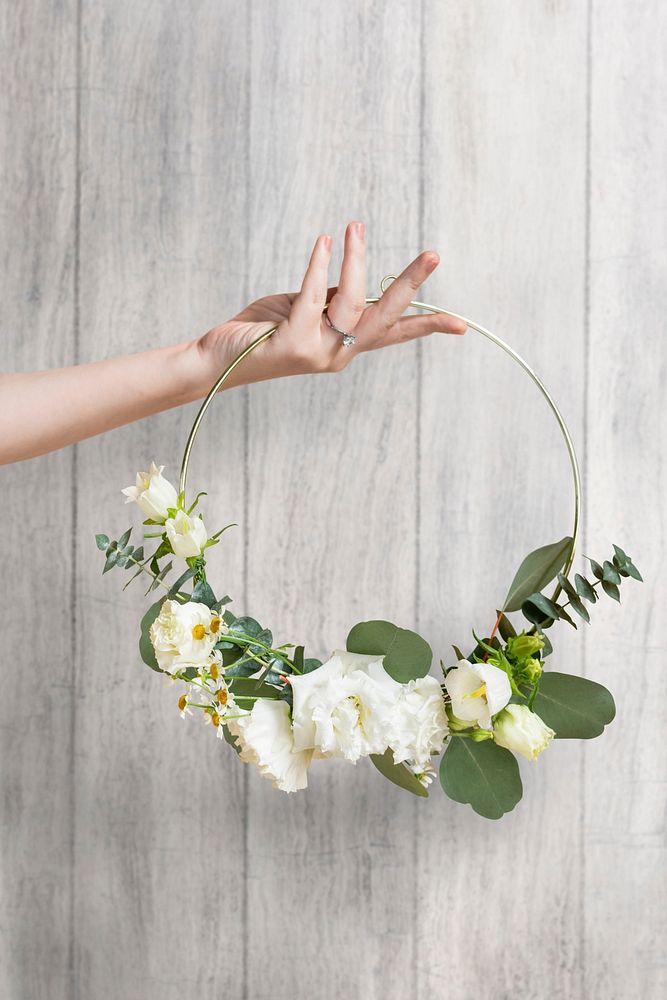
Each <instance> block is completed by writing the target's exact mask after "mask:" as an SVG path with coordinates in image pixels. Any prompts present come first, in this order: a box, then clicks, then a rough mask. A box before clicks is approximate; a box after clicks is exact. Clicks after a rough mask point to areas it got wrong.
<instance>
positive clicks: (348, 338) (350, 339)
mask: <svg viewBox="0 0 667 1000" xmlns="http://www.w3.org/2000/svg"><path fill="white" fill-rule="evenodd" d="M323 315H324V319H325V320H326V323H327V325H328V326H330V327H331V329H332V330H334V331H335V332H336V333H340V335H341V337H342V338H343V347H352V344H354V343H356V340H357V338H356V337H355V335H354V334H353V333H350V332H349V330H341V328H340V327H339V326H336V324H335V323H334V321H333V320H332V319H331V317H330V316H329V312H328V310H325V311H324V313H323Z"/></svg>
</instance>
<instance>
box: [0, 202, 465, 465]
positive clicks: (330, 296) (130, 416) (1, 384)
mask: <svg viewBox="0 0 667 1000" xmlns="http://www.w3.org/2000/svg"><path fill="white" fill-rule="evenodd" d="M331 243H332V241H331V237H329V236H320V237H318V239H317V241H316V243H315V247H314V249H313V252H312V255H311V258H310V262H309V265H308V269H307V271H306V274H305V277H304V279H303V283H302V285H301V289H300V291H299V292H297V293H285V294H283V295H271V296H268V297H266V298H263V299H259V300H258V301H257V302H253V303H252V304H251V305H250V306H248V307H247V308H245V309H244V310H242V311H241V312H240V313H239V314H238V315H237V316H235V317H234V318H233V319H231V320H229V321H228V322H226V323H223V324H222V325H221V326H217V327H214V328H213V329H212V330H209V332H208V333H207V334H205V335H204V336H203V337H201V338H198V339H196V340H193V341H190V342H188V343H184V344H178V345H177V346H175V347H161V348H157V349H155V350H151V351H143V352H141V353H139V354H131V355H128V356H126V357H118V358H110V359H109V360H107V361H98V362H95V363H93V364H87V365H77V366H74V367H71V368H60V369H53V370H50V371H42V372H31V373H25V374H24V373H17V374H5V375H0V400H1V402H2V406H1V407H0V464H6V463H8V462H18V461H21V460H23V459H27V458H34V457H35V456H36V455H42V454H45V453H46V452H49V451H55V450H56V449H57V448H63V447H64V446H66V445H69V444H73V443H74V442H75V441H81V440H83V439H84V438H89V437H93V436H94V435H95V434H101V433H102V432H104V431H107V430H111V429H112V428H114V427H120V426H121V425H122V424H128V423H131V422H133V421H135V420H141V419H142V418H144V417H147V416H150V415H151V414H153V413H159V412H161V411H162V410H167V409H170V408H171V407H174V406H181V405H182V404H183V403H189V402H192V401H193V400H195V399H199V398H201V397H202V396H204V395H205V394H206V392H207V391H208V390H209V389H210V387H211V385H212V384H213V382H214V381H215V379H216V378H217V376H218V375H219V374H220V373H221V371H222V370H223V369H224V368H225V367H226V366H227V365H228V364H229V362H230V361H232V360H233V358H234V357H236V355H237V354H238V353H239V352H240V351H241V350H242V349H243V348H244V347H246V346H247V345H248V344H249V343H250V342H251V341H252V340H254V339H255V338H256V337H257V336H259V334H260V333H262V332H263V331H264V330H266V329H268V327H269V326H272V325H274V324H277V323H279V324H280V327H279V329H278V330H277V332H276V334H275V335H274V336H273V337H272V338H271V340H269V341H267V342H266V343H265V344H263V345H262V346H261V347H259V348H258V349H257V350H256V351H255V352H254V353H253V354H252V355H251V356H250V357H249V358H248V359H247V360H246V361H244V363H243V364H242V365H240V366H239V368H238V369H237V371H236V372H235V373H234V376H233V378H232V379H231V380H230V382H229V383H228V385H241V384H245V383H250V382H257V381H260V380H263V379H269V378H281V377H284V376H286V375H295V374H305V373H308V372H333V371H340V370H341V369H342V368H344V367H345V366H346V365H347V364H348V363H349V362H350V361H351V359H352V358H353V357H355V355H356V354H359V353H360V352H361V351H369V350H375V349H376V348H378V347H385V346H387V345H389V344H393V343H399V342H401V341H405V340H412V339H414V338H415V337H420V336H426V335H428V334H430V333H433V332H435V331H442V332H445V333H463V332H464V331H465V326H464V324H463V323H462V322H461V321H460V320H456V319H450V318H449V317H447V316H435V315H424V316H403V313H404V312H405V309H406V308H407V306H408V303H409V302H410V300H411V299H412V298H414V296H415V293H416V291H417V289H418V288H419V286H420V285H421V284H422V283H423V282H424V280H425V279H426V278H427V277H428V275H429V274H430V273H431V272H432V271H433V270H435V268H436V267H437V265H438V263H439V258H438V255H437V254H436V253H433V252H430V251H426V252H424V253H422V254H420V255H419V257H417V258H416V259H415V260H413V261H412V263H411V264H409V265H408V267H407V268H406V269H405V271H403V273H402V274H401V275H400V276H399V278H397V279H396V281H395V282H393V284H392V285H390V287H389V288H388V289H387V291H386V292H385V294H384V295H383V296H382V298H381V300H380V301H379V302H378V303H375V304H372V305H370V306H365V296H366V291H365V247H364V232H363V226H362V224H361V223H356V222H353V223H350V224H349V225H348V227H347V230H346V233H345V250H344V255H343V263H342V267H341V274H340V279H339V283H338V285H337V286H336V287H334V288H329V287H328V280H327V279H328V268H329V262H330V259H331ZM327 301H328V302H329V316H330V318H331V320H332V321H333V323H335V325H336V326H337V327H340V328H341V329H343V330H347V331H354V334H355V337H356V343H355V344H354V345H353V346H351V347H345V346H344V345H343V343H342V338H341V336H340V334H338V333H336V332H335V331H334V330H332V329H331V328H330V327H329V326H328V325H327V323H326V322H325V321H324V319H323V316H322V309H323V308H324V305H325V304H326V302H327Z"/></svg>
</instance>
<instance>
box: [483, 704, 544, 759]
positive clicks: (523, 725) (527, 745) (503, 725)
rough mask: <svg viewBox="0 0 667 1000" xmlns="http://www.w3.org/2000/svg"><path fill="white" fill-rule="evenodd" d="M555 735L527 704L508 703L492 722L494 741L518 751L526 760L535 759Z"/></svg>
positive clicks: (508, 748)
mask: <svg viewBox="0 0 667 1000" xmlns="http://www.w3.org/2000/svg"><path fill="white" fill-rule="evenodd" d="M555 735H556V734H555V732H554V731H553V729H549V727H548V726H547V725H545V724H544V722H543V721H542V719H540V717H539V715H536V713H535V712H531V710H530V709H529V708H528V706H527V705H508V706H507V708H505V709H503V711H502V712H501V713H500V715H498V716H497V718H496V720H495V722H494V724H493V737H494V739H495V741H496V743H497V744H498V745H499V746H501V747H505V749H507V750H512V751H514V752H515V753H520V754H521V755H522V756H523V757H525V758H526V760H537V758H538V757H539V755H540V754H541V753H542V751H543V750H545V749H546V748H547V747H548V746H549V744H550V743H551V741H552V739H553V738H554V736H555Z"/></svg>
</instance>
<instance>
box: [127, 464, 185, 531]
mask: <svg viewBox="0 0 667 1000" xmlns="http://www.w3.org/2000/svg"><path fill="white" fill-rule="evenodd" d="M163 469H164V465H160V466H159V467H158V466H157V465H156V464H155V462H151V467H150V469H149V470H148V472H137V485H136V486H126V487H125V489H124V490H123V491H122V492H123V494H124V495H125V496H126V497H127V500H126V501H125V503H132V501H134V502H135V503H136V504H138V505H139V507H140V508H141V510H142V511H143V512H144V514H145V515H146V517H150V518H151V520H153V521H165V520H166V518H167V517H168V514H167V509H168V508H169V507H176V505H177V502H178V494H177V493H176V490H175V489H174V487H173V486H172V485H171V483H170V482H169V480H167V479H165V478H164V476H163V475H162V470H163Z"/></svg>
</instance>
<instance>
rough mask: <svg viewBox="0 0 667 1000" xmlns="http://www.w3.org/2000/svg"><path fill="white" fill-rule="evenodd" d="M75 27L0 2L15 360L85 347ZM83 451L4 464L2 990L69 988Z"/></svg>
mask: <svg viewBox="0 0 667 1000" xmlns="http://www.w3.org/2000/svg"><path fill="white" fill-rule="evenodd" d="M75 37H76V11H75V9H74V4H73V3H62V4H59V5H58V6H57V7H56V6H54V5H53V4H51V3H48V2H44V3H41V2H36V3H32V4H5V5H3V6H2V9H1V10H0V66H1V67H2V69H1V70H0V73H1V76H2V85H1V86H0V256H1V259H2V278H1V293H0V329H1V330H2V337H1V338H0V352H1V354H2V369H3V371H29V370H31V369H32V368H35V367H40V368H46V367H50V366H54V367H57V366H61V365H67V364H72V363H73V362H74V361H75V358H76V355H75V350H76V341H75V336H74V295H73V289H74V283H75V254H74V246H75V215H76V209H75V202H76V197H75V192H76V183H75V180H76V175H75V146H76V139H75V135H76V111H75V106H76V100H75V97H76V62H75V59H74V52H75V47H74V40H75ZM0 405H3V404H2V401H1V400H0ZM74 459H75V456H74V453H73V452H72V451H71V450H70V451H68V452H61V453H60V454H57V455H50V456H48V457H46V458H44V459H42V460H40V461H39V462H26V463H22V464H20V465H17V466H14V467H12V468H3V469H1V470H0V489H1V491H2V497H3V501H4V504H5V510H6V515H5V528H4V529H3V532H2V537H3V541H2V570H3V572H2V578H1V582H0V593H1V595H2V596H1V601H2V608H3V615H2V656H1V664H2V676H3V685H2V698H1V699H0V760H1V761H2V765H1V772H0V815H1V830H2V835H1V841H0V844H1V849H0V995H1V996H2V997H7V998H12V1000H13V998H23V997H30V998H35V1000H47V998H48V1000H65V998H68V997H69V996H71V993H70V965H71V946H72V933H71V931H72V925H71V916H72V897H71V872H72V865H71V862H72V835H73V825H72V798H71V796H72V787H73V786H72V775H71V766H72V757H71V722H72V699H73V695H74V689H73V684H72V682H73V663H72V649H73V647H72V629H73V620H74V615H75V609H74V608H73V606H72V599H71V598H72V586H73V574H74V567H73V561H72V538H73V534H74V512H75V499H74V478H73V477H74V471H75V465H74Z"/></svg>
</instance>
